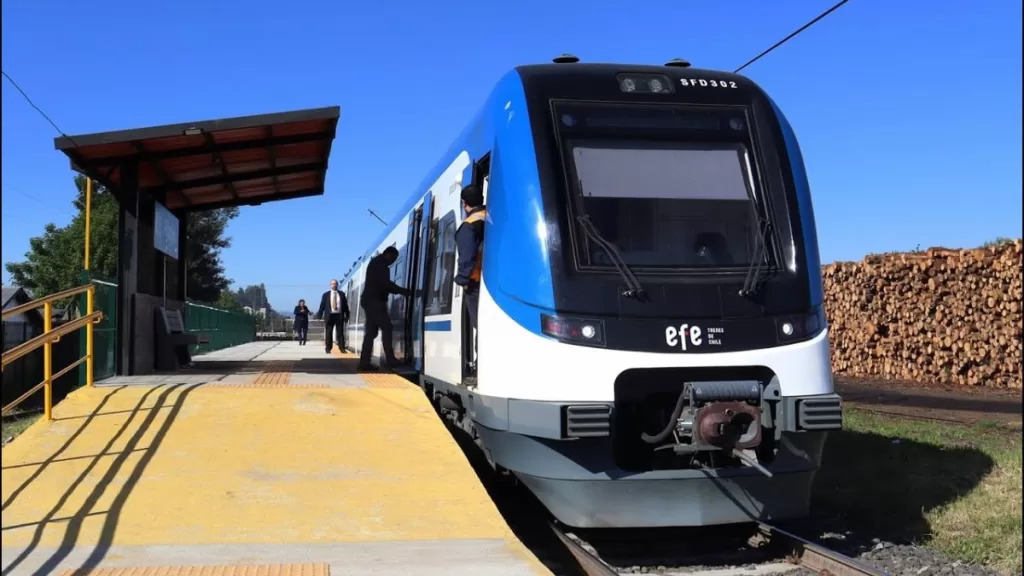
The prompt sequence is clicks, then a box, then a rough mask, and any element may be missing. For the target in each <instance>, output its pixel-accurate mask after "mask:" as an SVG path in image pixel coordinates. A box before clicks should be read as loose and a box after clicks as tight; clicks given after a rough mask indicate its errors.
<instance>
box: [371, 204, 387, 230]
mask: <svg viewBox="0 0 1024 576" xmlns="http://www.w3.org/2000/svg"><path fill="white" fill-rule="evenodd" d="M366 211H367V212H369V213H370V215H371V216H373V217H374V218H376V219H377V220H380V223H381V224H383V225H385V226H387V225H388V223H387V222H385V221H384V219H383V218H381V217H380V216H377V213H376V212H374V211H373V210H370V209H369V208H367V209H366Z"/></svg>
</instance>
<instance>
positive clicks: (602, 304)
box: [341, 55, 842, 528]
mask: <svg viewBox="0 0 1024 576" xmlns="http://www.w3.org/2000/svg"><path fill="white" fill-rule="evenodd" d="M469 184H473V185H476V186H478V187H479V188H481V189H482V190H483V192H484V197H485V204H486V207H487V217H486V223H485V236H484V245H483V252H482V254H483V256H482V259H483V262H482V278H481V285H480V289H479V309H478V322H477V329H476V330H473V329H472V327H471V324H470V323H469V322H468V320H467V318H466V314H465V310H464V307H463V297H464V295H463V293H462V288H461V287H460V286H458V285H457V284H454V283H453V277H454V275H455V273H456V270H455V266H456V245H455V241H454V235H455V231H456V229H457V228H458V226H459V224H460V222H461V221H462V219H463V218H464V216H465V214H464V211H463V207H462V202H461V199H460V191H461V190H462V188H463V186H467V185H469ZM389 246H394V247H395V248H397V249H398V251H399V256H398V259H397V261H396V262H395V263H394V265H393V266H392V267H391V274H392V280H393V281H394V282H395V283H396V284H398V285H400V286H407V287H409V288H411V289H412V290H414V294H413V296H411V297H408V298H407V297H404V296H400V295H396V296H392V297H391V300H390V301H389V303H388V306H389V308H388V310H389V314H390V315H391V320H392V323H393V325H394V336H393V342H394V347H395V353H396V356H397V357H398V359H399V361H400V363H401V366H400V367H399V368H397V370H398V371H399V372H403V373H405V374H406V375H407V376H408V377H409V378H410V379H411V380H413V381H414V382H418V383H419V384H420V386H422V388H423V390H424V391H425V393H426V394H427V395H428V396H429V397H430V398H431V399H432V400H433V402H434V403H435V406H436V407H437V408H438V409H439V410H440V411H441V413H442V414H443V415H445V416H446V417H448V418H449V419H451V420H452V421H454V422H456V423H458V424H459V427H461V429H462V430H464V431H465V432H466V433H467V434H470V435H471V436H472V437H473V439H474V440H475V441H476V443H477V444H478V445H479V447H480V448H481V449H482V450H483V452H484V454H485V455H486V457H487V460H488V462H490V463H491V465H492V466H493V467H494V468H495V469H496V470H499V471H500V472H501V473H502V474H504V475H508V476H511V477H514V479H515V480H516V481H518V482H519V483H521V484H522V485H524V486H525V487H526V488H527V489H529V490H530V491H531V492H532V493H533V494H534V495H535V496H536V497H537V498H538V499H539V501H540V502H541V503H542V504H543V505H544V506H545V507H546V508H547V510H548V511H549V512H550V513H551V514H552V516H554V518H556V519H557V520H558V521H559V522H561V523H562V524H564V525H567V526H571V527H575V528H656V527H685V526H709V525H724V524H737V523H744V522H756V521H768V520H779V519H786V518H796V517H800V516H804V515H806V514H808V513H809V511H810V510H809V508H810V496H809V495H810V491H811V486H812V483H813V480H814V475H815V472H816V471H817V470H818V468H819V465H820V462H821V458H822V454H823V452H824V446H825V439H826V437H827V435H828V433H829V431H830V430H838V429H840V428H841V426H842V404H841V398H840V396H839V395H838V394H836V392H835V390H834V388H833V382H832V372H831V369H830V353H829V335H828V323H827V320H826V317H825V310H824V293H823V285H822V279H821V273H820V269H821V266H820V257H819V252H818V241H817V232H816V228H815V220H814V211H813V207H812V203H811V193H810V188H809V185H808V180H807V175H806V172H805V168H804V162H803V157H802V155H801V151H800V147H799V145H798V142H797V138H796V136H795V134H794V132H793V129H792V127H791V126H790V124H789V122H788V121H787V119H786V117H785V116H784V115H783V113H782V111H781V110H780V109H779V107H778V106H777V105H776V103H775V102H774V101H773V100H772V99H771V98H770V97H769V96H768V94H767V93H766V92H765V91H764V90H762V89H761V88H760V87H759V86H758V85H757V84H755V83H754V82H753V81H751V80H750V79H748V78H746V77H744V76H740V75H737V74H733V73H729V72H723V71H716V70H703V69H697V68H694V67H692V66H691V65H690V64H689V63H688V62H686V61H685V60H679V59H676V60H672V61H670V62H667V63H665V64H664V65H660V66H659V65H628V64H600V63H581V62H580V61H579V59H578V58H576V57H574V56H571V55H563V56H559V57H557V58H555V59H554V60H553V61H551V62H547V63H539V64H530V65H523V66H518V67H516V68H514V69H513V70H511V71H509V72H508V73H507V74H505V75H504V76H502V77H501V79H500V80H499V81H498V82H497V84H496V85H495V86H494V87H493V89H492V91H491V92H490V95H489V97H488V98H487V100H486V102H485V103H484V104H483V106H482V107H481V108H480V109H479V111H478V112H477V113H476V114H475V115H474V116H473V117H472V120H471V121H470V122H469V124H468V125H467V126H466V127H465V128H464V130H463V131H462V132H461V134H460V135H459V136H458V138H457V139H456V140H455V141H454V142H453V143H452V145H451V147H450V148H449V149H448V151H447V152H446V153H445V154H444V155H443V156H442V158H441V159H440V161H439V162H438V163H437V165H436V166H435V168H434V169H433V170H432V171H431V172H430V173H429V174H428V175H427V176H426V178H424V180H423V181H422V183H421V185H420V186H419V187H418V188H417V189H416V190H415V192H414V193H413V194H412V195H411V196H410V197H409V199H408V201H407V202H406V203H405V205H404V206H403V207H402V208H401V209H400V210H399V211H398V213H397V214H396V215H395V216H394V218H393V219H391V220H390V222H388V223H387V225H386V227H385V229H384V230H383V231H382V232H381V233H380V235H379V236H378V237H377V238H376V239H375V240H374V241H373V242H372V243H371V244H370V246H369V247H368V250H367V251H366V252H365V254H364V255H363V256H362V257H360V258H359V259H357V260H356V261H355V262H354V263H353V264H352V267H351V268H350V269H349V271H348V272H347V273H346V274H345V276H344V277H343V280H342V281H341V287H342V289H344V290H345V291H346V292H347V295H348V298H349V302H351V303H352V307H353V313H352V315H351V319H350V322H349V324H348V325H347V327H346V330H347V332H346V336H347V338H346V341H347V342H348V343H349V344H348V346H349V347H350V349H351V350H352V351H355V352H357V353H358V350H359V346H360V343H361V342H362V337H363V316H362V310H361V309H359V306H358V302H359V298H360V295H361V290H362V283H363V279H364V277H365V270H366V265H367V263H368V262H369V260H370V259H371V258H372V257H373V256H374V255H376V254H378V253H380V252H381V251H383V250H384V249H386V248H387V247H389ZM373 356H374V358H373V363H374V364H380V363H382V362H383V360H384V359H383V358H382V348H381V343H380V339H379V337H378V339H377V341H376V343H375V348H374V353H373ZM471 373H472V374H473V375H474V377H473V378H472V379H470V378H467V376H468V375H470V374H471ZM460 433H461V432H460Z"/></svg>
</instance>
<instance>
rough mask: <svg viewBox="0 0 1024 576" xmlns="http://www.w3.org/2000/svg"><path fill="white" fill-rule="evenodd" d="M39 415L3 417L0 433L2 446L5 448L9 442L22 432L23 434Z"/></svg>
mask: <svg viewBox="0 0 1024 576" xmlns="http://www.w3.org/2000/svg"><path fill="white" fill-rule="evenodd" d="M39 416H40V414H13V415H11V416H4V417H3V427H2V431H0V439H2V442H3V445H4V446H6V445H7V444H8V443H9V442H10V441H13V440H14V439H15V438H17V437H18V435H20V434H21V433H22V432H24V431H25V430H26V429H27V428H28V427H29V426H31V425H32V423H33V422H35V421H36V420H38V419H39Z"/></svg>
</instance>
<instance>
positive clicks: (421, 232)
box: [406, 192, 434, 372]
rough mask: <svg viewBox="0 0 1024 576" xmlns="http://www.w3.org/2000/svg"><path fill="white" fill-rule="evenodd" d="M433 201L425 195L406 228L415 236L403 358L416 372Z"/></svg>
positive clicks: (420, 351)
mask: <svg viewBox="0 0 1024 576" xmlns="http://www.w3.org/2000/svg"><path fill="white" fill-rule="evenodd" d="M433 200H434V194H433V193H432V192H427V196H426V197H425V198H424V199H423V204H422V206H420V208H419V210H417V213H416V214H415V217H414V218H413V219H412V222H411V223H410V227H413V226H415V227H416V228H415V229H414V230H410V232H412V233H414V234H415V240H414V242H415V243H414V247H413V251H412V252H411V253H410V257H409V260H410V261H411V262H414V266H413V271H412V275H411V277H410V280H411V281H410V283H409V286H411V287H412V288H413V290H414V291H415V294H414V295H413V298H412V303H411V304H412V306H408V307H406V310H408V311H409V312H408V313H409V314H410V318H409V325H410V327H411V328H412V330H410V331H409V332H408V333H410V336H411V338H410V340H411V342H410V346H409V347H408V348H407V350H409V351H410V352H407V353H406V358H407V360H411V364H412V365H413V367H414V368H415V369H416V370H417V371H418V372H422V371H423V353H424V352H423V322H424V320H423V319H424V317H425V314H424V311H425V310H426V304H427V292H429V291H428V290H427V287H428V286H429V284H428V282H429V280H430V279H429V276H430V254H432V251H431V246H430V239H431V230H432V229H433V208H434V202H433Z"/></svg>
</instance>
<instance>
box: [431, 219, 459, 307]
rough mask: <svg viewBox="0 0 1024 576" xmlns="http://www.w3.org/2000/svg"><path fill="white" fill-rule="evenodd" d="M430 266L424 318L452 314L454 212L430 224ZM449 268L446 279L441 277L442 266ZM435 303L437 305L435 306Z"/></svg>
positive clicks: (454, 251) (454, 263)
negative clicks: (445, 265) (446, 265)
mask: <svg viewBox="0 0 1024 576" xmlns="http://www.w3.org/2000/svg"><path fill="white" fill-rule="evenodd" d="M430 236H431V241H430V247H431V251H432V254H431V258H430V260H431V264H430V270H431V273H430V276H429V278H430V279H431V280H432V281H431V284H430V289H429V290H428V291H427V302H426V306H425V307H424V316H441V315H444V314H451V313H452V302H453V300H454V299H455V298H454V294H453V292H454V286H455V272H456V270H455V266H456V264H457V262H456V256H455V253H456V250H455V210H449V211H448V212H447V213H446V214H445V215H444V216H441V217H440V218H438V219H437V220H434V221H433V222H432V223H431V233H430ZM446 263H447V264H448V265H449V267H450V268H451V270H450V273H449V274H448V277H447V278H445V277H444V275H442V271H443V264H446ZM435 301H436V302H437V305H435V304H434V303H435Z"/></svg>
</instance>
